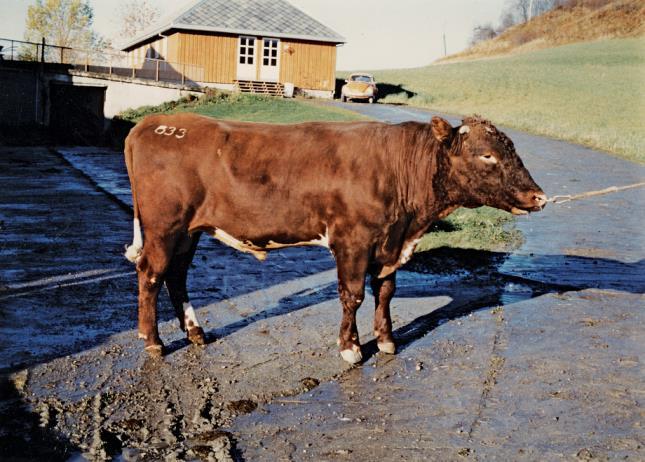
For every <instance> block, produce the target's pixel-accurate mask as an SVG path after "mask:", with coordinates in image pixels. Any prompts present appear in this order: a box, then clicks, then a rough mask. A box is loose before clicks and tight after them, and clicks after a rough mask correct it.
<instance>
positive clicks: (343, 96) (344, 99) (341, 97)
mask: <svg viewBox="0 0 645 462" xmlns="http://www.w3.org/2000/svg"><path fill="white" fill-rule="evenodd" d="M345 101H347V97H346V96H345V95H343V94H342V93H341V94H340V102H341V103H344V102H345Z"/></svg>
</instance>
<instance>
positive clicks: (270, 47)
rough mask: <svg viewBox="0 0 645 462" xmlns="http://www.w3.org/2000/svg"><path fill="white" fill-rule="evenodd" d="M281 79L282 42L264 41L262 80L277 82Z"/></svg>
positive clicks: (269, 39)
mask: <svg viewBox="0 0 645 462" xmlns="http://www.w3.org/2000/svg"><path fill="white" fill-rule="evenodd" d="M279 78H280V40H279V39H275V38H264V39H262V61H261V62H260V80H266V81H267V82H277V81H278V79H279Z"/></svg>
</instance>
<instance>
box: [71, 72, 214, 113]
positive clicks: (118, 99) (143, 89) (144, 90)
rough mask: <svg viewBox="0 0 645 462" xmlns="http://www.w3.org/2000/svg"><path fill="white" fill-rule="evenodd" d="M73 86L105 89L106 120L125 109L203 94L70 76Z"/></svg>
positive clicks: (176, 88)
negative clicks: (90, 86)
mask: <svg viewBox="0 0 645 462" xmlns="http://www.w3.org/2000/svg"><path fill="white" fill-rule="evenodd" d="M71 82H72V83H73V84H74V85H92V86H102V87H105V88H106V92H105V107H104V108H103V112H104V114H105V117H106V118H108V119H111V118H113V117H114V116H115V115H116V114H118V113H119V112H121V111H124V110H125V109H131V108H136V107H139V106H156V105H157V104H161V103H165V102H167V101H175V100H177V99H179V98H182V97H184V96H187V95H189V94H193V95H200V94H202V93H203V92H201V91H195V90H187V89H183V88H178V87H177V86H159V84H158V83H157V82H155V85H151V84H150V83H146V82H140V81H137V80H136V79H132V80H108V79H101V78H96V77H91V76H83V75H72V77H71Z"/></svg>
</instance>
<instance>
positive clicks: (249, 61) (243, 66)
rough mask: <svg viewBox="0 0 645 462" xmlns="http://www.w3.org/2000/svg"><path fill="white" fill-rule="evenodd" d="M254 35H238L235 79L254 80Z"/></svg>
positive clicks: (255, 62) (255, 64)
mask: <svg viewBox="0 0 645 462" xmlns="http://www.w3.org/2000/svg"><path fill="white" fill-rule="evenodd" d="M256 49H257V40H256V39H255V37H240V39H239V41H238V47H237V80H255V79H256V69H257V67H256V66H257V59H256V58H255V54H256Z"/></svg>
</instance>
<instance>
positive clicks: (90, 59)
mask: <svg viewBox="0 0 645 462" xmlns="http://www.w3.org/2000/svg"><path fill="white" fill-rule="evenodd" d="M3 60H4V61H38V62H44V63H57V64H68V65H70V66H71V67H72V69H74V70H77V71H81V72H91V73H94V74H102V75H106V76H120V77H129V78H138V79H145V80H153V81H156V82H169V83H181V84H182V85H188V86H197V85H198V82H204V68H203V67H202V66H197V65H194V64H186V63H178V62H171V61H166V60H163V59H157V58H137V57H135V56H133V55H131V54H128V53H124V52H109V53H108V52H99V51H95V50H81V49H77V48H70V47H61V46H57V45H48V44H47V43H45V40H44V39H43V41H42V42H41V43H36V42H25V41H22V40H11V39H3V38H0V61H3Z"/></svg>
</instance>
